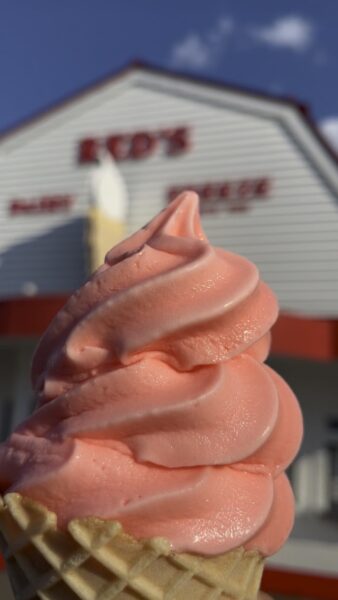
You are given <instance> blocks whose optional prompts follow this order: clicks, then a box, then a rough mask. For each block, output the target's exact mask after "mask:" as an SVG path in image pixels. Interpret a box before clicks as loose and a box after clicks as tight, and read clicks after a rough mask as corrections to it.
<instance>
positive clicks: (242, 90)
mask: <svg viewBox="0 0 338 600" xmlns="http://www.w3.org/2000/svg"><path fill="white" fill-rule="evenodd" d="M137 70H138V71H147V72H150V73H155V74H156V73H158V74H159V75H165V76H167V77H170V78H172V79H178V80H179V81H182V80H183V81H191V82H192V83H197V84H201V85H205V86H209V87H213V88H215V89H223V90H230V91H232V92H236V93H238V94H242V95H246V96H250V97H252V98H259V99H262V100H269V101H270V102H273V103H277V104H283V105H287V106H291V107H293V108H294V109H296V111H297V112H298V114H299V116H300V117H301V118H302V120H303V121H304V122H305V124H306V125H307V126H308V127H309V129H310V130H311V132H312V134H313V135H314V136H315V137H316V138H317V141H318V142H319V143H320V145H321V146H322V148H323V149H324V150H325V152H326V153H327V154H328V155H329V156H330V158H331V159H333V160H334V161H335V163H336V164H338V154H337V153H336V152H335V151H334V149H333V148H332V147H331V146H330V144H328V142H327V141H326V139H325V138H324V137H323V135H322V134H321V133H320V131H319V130H318V128H317V126H316V124H315V122H314V120H313V119H312V117H311V114H310V110H309V108H308V106H307V105H306V104H304V103H303V102H299V101H297V100H296V99H294V98H290V97H283V96H282V97H278V96H274V95H271V94H268V93H267V92H262V91H256V90H253V89H248V88H246V87H245V86H240V85H237V84H236V85H232V84H226V83H223V82H220V81H214V80H211V79H209V78H205V77H201V76H198V77H197V76H193V75H191V74H190V73H182V72H174V71H169V70H168V69H166V68H164V67H159V66H155V65H151V64H149V63H145V62H143V61H140V60H134V61H132V62H130V63H129V64H128V65H126V66H124V67H123V68H121V69H119V70H117V71H116V72H115V73H109V74H108V75H106V76H104V77H102V78H100V79H99V80H97V81H96V82H94V83H93V84H89V85H86V86H84V87H83V88H82V89H80V90H78V91H76V92H73V93H72V94H71V95H69V96H67V97H65V98H63V99H60V100H59V101H57V102H55V103H54V104H52V105H51V106H50V107H48V108H46V109H43V110H41V111H39V112H38V113H36V114H34V115H32V116H31V117H28V118H27V119H24V120H23V121H21V122H19V123H17V124H16V125H12V126H10V127H9V128H8V129H5V130H3V132H2V134H0V141H2V140H3V139H5V138H7V137H9V136H11V135H13V134H15V133H16V132H17V131H19V130H21V129H23V128H24V127H28V126H30V125H33V124H34V123H36V122H37V121H39V120H40V119H42V118H44V117H46V116H49V115H50V113H53V112H55V111H57V110H60V109H62V108H64V107H66V106H68V105H69V104H72V103H73V102H75V101H77V100H79V99H80V98H82V97H83V96H86V95H87V94H89V93H90V92H93V91H94V90H97V89H99V88H101V87H104V86H105V85H107V84H109V83H112V82H114V81H116V80H118V79H120V78H121V77H123V76H125V75H127V74H128V73H129V72H132V71H137Z"/></svg>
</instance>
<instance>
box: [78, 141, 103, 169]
mask: <svg viewBox="0 0 338 600" xmlns="http://www.w3.org/2000/svg"><path fill="white" fill-rule="evenodd" d="M97 152H98V143H97V140H95V139H93V138H87V139H85V140H81V142H80V144H79V157H78V160H79V162H80V163H90V162H95V161H96V160H97Z"/></svg>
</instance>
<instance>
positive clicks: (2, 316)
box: [0, 296, 338, 597]
mask: <svg viewBox="0 0 338 600" xmlns="http://www.w3.org/2000/svg"><path fill="white" fill-rule="evenodd" d="M66 300H67V296H50V297H46V298H42V297H36V298H18V299H14V300H4V301H2V302H0V336H34V337H38V336H40V335H41V334H42V333H43V332H44V331H45V329H46V327H47V326H48V324H49V323H50V321H51V320H52V318H53V317H54V315H55V314H56V313H57V311H58V310H60V308H62V306H63V305H64V303H65V302H66ZM271 350H272V353H273V354H280V355H283V354H284V355H287V356H294V357H299V358H309V359H312V360H332V359H334V358H337V357H338V321H337V320H328V319H307V318H304V317H298V316H297V317H295V316H291V315H286V314H282V315H281V316H280V317H279V319H278V321H277V323H276V324H275V325H274V327H273V329H272V349H271ZM337 597H338V596H337Z"/></svg>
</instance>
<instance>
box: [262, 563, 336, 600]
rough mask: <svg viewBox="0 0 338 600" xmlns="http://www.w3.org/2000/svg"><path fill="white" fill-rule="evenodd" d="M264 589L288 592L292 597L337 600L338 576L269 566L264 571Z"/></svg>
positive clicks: (272, 592)
mask: <svg viewBox="0 0 338 600" xmlns="http://www.w3.org/2000/svg"><path fill="white" fill-rule="evenodd" d="M262 589H263V590H264V591H265V592H268V593H269V594H274V593H278V594H286V595H290V596H292V597H293V596H294V595H298V596H299V598H306V599H308V598H311V599H313V600H337V598H338V578H337V577H329V576H327V577H325V576H323V575H313V574H310V573H299V572H295V571H280V570H277V569H270V568H268V569H265V571H264V575H263V582H262Z"/></svg>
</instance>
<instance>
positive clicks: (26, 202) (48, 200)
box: [8, 195, 74, 217]
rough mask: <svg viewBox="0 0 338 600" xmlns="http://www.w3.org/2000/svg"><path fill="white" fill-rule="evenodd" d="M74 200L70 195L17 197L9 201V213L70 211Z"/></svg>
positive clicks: (16, 214)
mask: <svg viewBox="0 0 338 600" xmlns="http://www.w3.org/2000/svg"><path fill="white" fill-rule="evenodd" d="M73 202H74V197H73V196H69V195H53V196H41V197H40V198H39V197H38V198H15V199H14V200H11V201H10V202H9V207H8V210H9V213H10V214H11V215H12V216H13V217H15V216H18V215H31V214H34V215H36V214H44V213H56V212H65V211H68V210H69V209H70V208H71V206H72V204H73Z"/></svg>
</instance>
